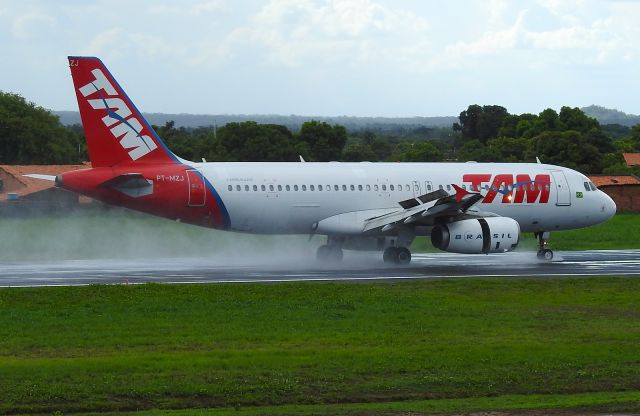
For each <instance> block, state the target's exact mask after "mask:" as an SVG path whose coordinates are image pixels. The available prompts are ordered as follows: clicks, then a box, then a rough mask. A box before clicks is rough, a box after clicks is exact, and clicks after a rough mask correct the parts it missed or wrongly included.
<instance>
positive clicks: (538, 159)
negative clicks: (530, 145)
mask: <svg viewBox="0 0 640 416" xmlns="http://www.w3.org/2000/svg"><path fill="white" fill-rule="evenodd" d="M536 162H538V163H539V164H542V162H540V158H539V157H538V156H536Z"/></svg>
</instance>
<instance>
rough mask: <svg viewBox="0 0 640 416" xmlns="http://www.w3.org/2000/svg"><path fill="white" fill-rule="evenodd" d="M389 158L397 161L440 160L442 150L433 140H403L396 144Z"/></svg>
mask: <svg viewBox="0 0 640 416" xmlns="http://www.w3.org/2000/svg"><path fill="white" fill-rule="evenodd" d="M389 159H390V160H392V161H395V162H440V161H442V152H441V151H440V149H438V148H437V147H436V146H434V145H433V143H431V142H427V141H425V142H417V143H409V142H402V143H400V144H398V145H397V146H396V148H395V150H394V151H393V153H392V154H391V156H390V157H389Z"/></svg>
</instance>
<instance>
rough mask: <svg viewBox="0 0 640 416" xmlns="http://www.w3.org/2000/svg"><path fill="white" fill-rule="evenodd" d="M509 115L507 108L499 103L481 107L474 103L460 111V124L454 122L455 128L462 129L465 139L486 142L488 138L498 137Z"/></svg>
mask: <svg viewBox="0 0 640 416" xmlns="http://www.w3.org/2000/svg"><path fill="white" fill-rule="evenodd" d="M508 115H509V113H508V112H507V109H506V108H504V107H501V106H499V105H485V106H482V107H480V106H479V105H477V104H473V105H470V106H469V107H468V108H467V109H466V110H465V111H463V112H461V113H460V116H459V117H458V118H459V120H460V124H458V123H456V124H454V126H453V128H454V130H459V131H461V132H462V138H463V139H465V140H480V142H482V143H486V142H487V140H489V139H491V138H495V137H498V131H499V130H500V128H501V127H502V125H503V122H504V120H505V119H506V118H507V116H508Z"/></svg>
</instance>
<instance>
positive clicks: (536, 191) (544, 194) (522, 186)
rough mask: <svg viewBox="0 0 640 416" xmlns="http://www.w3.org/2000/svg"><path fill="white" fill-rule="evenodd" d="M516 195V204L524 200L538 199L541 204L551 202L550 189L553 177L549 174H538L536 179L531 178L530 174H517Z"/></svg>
mask: <svg viewBox="0 0 640 416" xmlns="http://www.w3.org/2000/svg"><path fill="white" fill-rule="evenodd" d="M516 183H517V184H518V189H517V190H516V197H515V199H514V200H513V202H514V203H515V204H522V203H523V202H527V203H532V202H536V201H537V200H538V197H539V198H540V200H539V201H538V202H540V203H541V204H546V203H547V202H549V189H550V187H551V178H550V177H549V175H536V178H535V180H533V181H532V180H531V176H529V175H524V174H521V175H516Z"/></svg>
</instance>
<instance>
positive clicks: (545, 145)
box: [527, 130, 602, 172]
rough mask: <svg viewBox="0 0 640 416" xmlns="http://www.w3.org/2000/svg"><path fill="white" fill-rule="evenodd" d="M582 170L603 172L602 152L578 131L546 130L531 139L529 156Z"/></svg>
mask: <svg viewBox="0 0 640 416" xmlns="http://www.w3.org/2000/svg"><path fill="white" fill-rule="evenodd" d="M536 156H538V157H539V158H540V159H541V160H543V161H544V162H545V163H549V164H552V165H562V166H565V167H568V168H571V169H576V170H578V171H580V172H601V171H602V153H600V152H599V151H598V148H597V147H595V146H594V145H593V144H591V143H589V141H588V140H587V139H586V138H585V137H584V136H583V135H582V134H581V133H580V132H577V131H573V130H569V131H563V132H550V131H546V132H544V133H541V134H539V135H537V136H535V137H534V138H532V139H531V142H530V144H529V149H528V151H527V157H528V158H529V159H534V158H535V157H536Z"/></svg>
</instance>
